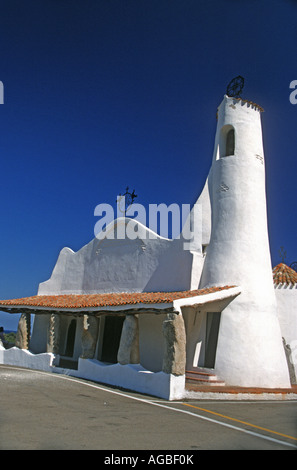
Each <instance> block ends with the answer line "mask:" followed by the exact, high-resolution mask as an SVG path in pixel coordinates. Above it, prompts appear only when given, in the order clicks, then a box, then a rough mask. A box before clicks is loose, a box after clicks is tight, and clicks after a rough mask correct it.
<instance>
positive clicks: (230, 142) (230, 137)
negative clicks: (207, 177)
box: [225, 129, 235, 157]
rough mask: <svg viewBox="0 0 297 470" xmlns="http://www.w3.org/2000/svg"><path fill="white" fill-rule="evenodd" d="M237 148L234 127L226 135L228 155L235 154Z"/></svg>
mask: <svg viewBox="0 0 297 470" xmlns="http://www.w3.org/2000/svg"><path fill="white" fill-rule="evenodd" d="M234 150H235V138H234V129H230V130H229V131H228V133H227V137H226V154H225V155H226V157H228V156H229V155H234Z"/></svg>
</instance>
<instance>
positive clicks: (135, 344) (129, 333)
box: [118, 315, 139, 365]
mask: <svg viewBox="0 0 297 470" xmlns="http://www.w3.org/2000/svg"><path fill="white" fill-rule="evenodd" d="M118 362H119V363H120V364H122V365H124V364H139V326H138V316H137V315H127V316H126V318H125V321H124V324H123V329H122V335H121V341H120V346H119V350H118Z"/></svg>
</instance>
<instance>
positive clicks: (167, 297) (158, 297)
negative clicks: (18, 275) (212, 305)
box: [0, 286, 234, 310]
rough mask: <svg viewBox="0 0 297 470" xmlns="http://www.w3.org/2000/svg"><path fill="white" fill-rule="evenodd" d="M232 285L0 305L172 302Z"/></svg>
mask: <svg viewBox="0 0 297 470" xmlns="http://www.w3.org/2000/svg"><path fill="white" fill-rule="evenodd" d="M231 287H234V286H224V287H210V288H207V289H199V290H190V291H178V292H136V293H125V292H123V293H111V294H70V295H35V296H33V297H23V298H20V299H10V300H0V310H1V306H2V307H3V308H4V307H14V306H27V307H48V308H57V309H59V308H61V309H67V308H69V309H71V308H76V309H79V308H94V307H107V306H117V305H118V306H121V305H133V304H139V303H141V304H156V303H172V302H173V301H174V300H177V299H182V298H189V297H194V296H197V295H205V294H211V293H214V292H218V291H221V290H225V289H230V288H231Z"/></svg>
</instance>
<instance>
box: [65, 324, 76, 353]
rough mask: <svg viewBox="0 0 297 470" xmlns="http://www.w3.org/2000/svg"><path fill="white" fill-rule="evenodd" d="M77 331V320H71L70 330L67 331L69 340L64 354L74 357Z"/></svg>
mask: <svg viewBox="0 0 297 470" xmlns="http://www.w3.org/2000/svg"><path fill="white" fill-rule="evenodd" d="M75 333H76V320H71V322H70V324H69V326H68V331H67V340H66V348H65V353H64V356H67V357H72V356H73V353H74V343H75Z"/></svg>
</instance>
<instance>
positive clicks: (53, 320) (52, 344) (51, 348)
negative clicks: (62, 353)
mask: <svg viewBox="0 0 297 470" xmlns="http://www.w3.org/2000/svg"><path fill="white" fill-rule="evenodd" d="M59 345H60V316H59V314H57V313H52V314H51V316H50V319H49V325H48V330H47V345H46V351H47V352H49V353H53V354H59Z"/></svg>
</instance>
